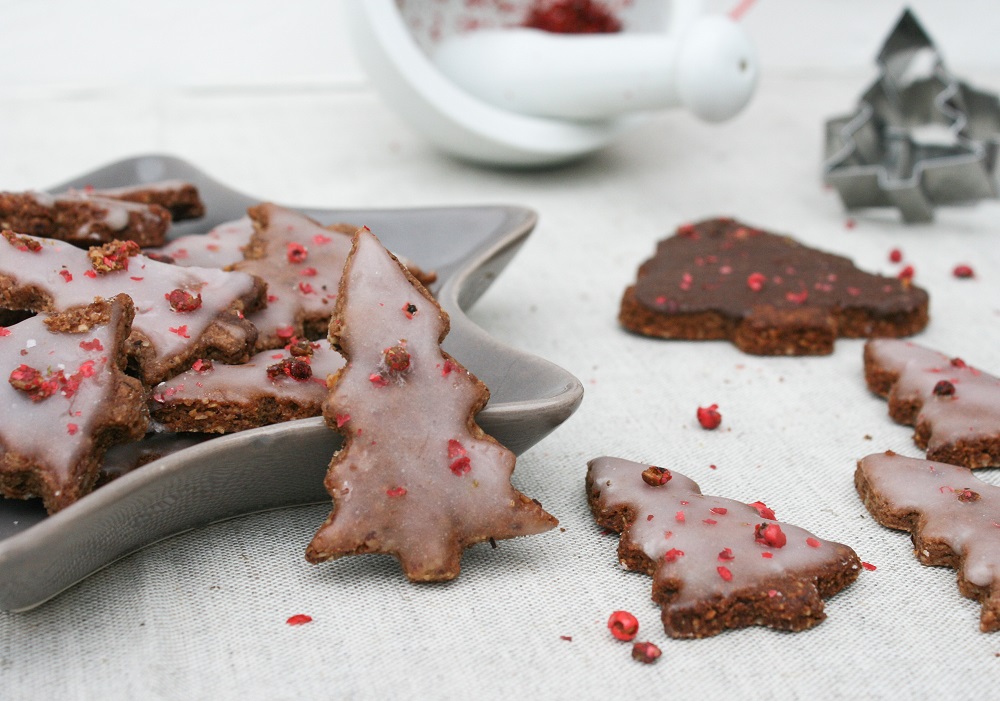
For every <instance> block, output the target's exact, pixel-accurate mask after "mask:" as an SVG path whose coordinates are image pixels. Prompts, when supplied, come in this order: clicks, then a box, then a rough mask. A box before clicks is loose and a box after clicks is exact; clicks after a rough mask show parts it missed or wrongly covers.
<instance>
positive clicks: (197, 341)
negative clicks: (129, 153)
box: [0, 231, 264, 385]
mask: <svg viewBox="0 0 1000 701" xmlns="http://www.w3.org/2000/svg"><path fill="white" fill-rule="evenodd" d="M0 235H2V238H0V250H2V254H0V307H4V308H8V309H29V310H32V311H40V312H52V311H63V310H66V309H69V308H72V307H77V306H81V305H85V304H88V303H90V302H91V301H93V300H94V298H95V297H111V296H114V295H116V294H119V293H125V294H127V295H129V296H130V297H131V298H132V301H133V302H134V303H135V308H136V313H135V320H134V321H133V323H132V334H131V336H130V338H129V343H128V353H129V355H130V356H131V357H132V358H134V359H135V361H136V363H137V365H138V369H139V373H140V375H141V378H142V380H143V382H145V383H146V384H148V385H153V384H156V383H157V382H160V381H162V380H164V379H166V378H167V377H170V376H172V375H174V374H177V373H178V372H181V371H182V370H184V369H186V368H187V367H190V365H191V363H193V362H194V361H195V360H196V359H197V358H205V357H211V358H214V359H220V360H224V361H227V362H232V363H237V362H245V361H246V360H247V359H248V358H249V357H250V354H251V351H252V349H253V344H254V342H255V340H256V336H257V332H256V329H254V328H253V326H252V325H251V324H250V323H249V322H247V321H246V320H245V319H243V318H242V317H241V314H242V312H243V311H244V310H246V311H250V310H253V309H256V308H258V307H259V306H261V305H262V304H263V302H264V285H263V283H262V282H261V281H260V280H259V279H258V278H255V277H254V276H252V275H248V274H245V273H230V272H224V271H222V270H213V269H209V268H182V267H180V266H176V265H170V264H167V263H161V262H158V261H155V260H152V259H150V258H147V257H146V256H143V255H142V254H140V253H139V252H138V251H139V247H138V246H137V245H136V244H135V243H133V242H131V241H112V242H110V243H107V244H104V245H103V246H95V247H92V248H90V249H89V250H87V251H84V250H81V249H79V248H76V247H75V246H72V245H70V244H68V243H65V242H62V241H56V240H54V239H43V238H36V237H32V236H25V235H19V234H14V233H12V232H9V231H6V232H2V234H0Z"/></svg>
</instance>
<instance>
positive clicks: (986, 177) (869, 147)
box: [823, 10, 1000, 222]
mask: <svg viewBox="0 0 1000 701" xmlns="http://www.w3.org/2000/svg"><path fill="white" fill-rule="evenodd" d="M877 62H878V65H879V68H880V72H879V77H878V79H877V80H876V81H875V82H874V83H873V84H872V85H871V87H869V88H868V90H866V91H865V93H864V94H863V95H862V96H861V98H860V100H859V104H858V108H857V111H855V112H854V114H851V115H847V116H842V117H834V118H833V119H830V120H829V121H828V122H827V123H826V148H825V154H826V155H825V161H824V164H823V170H824V179H825V182H826V183H827V184H829V185H831V186H833V187H834V188H836V190H837V192H838V193H839V195H840V198H841V200H842V201H843V203H844V206H845V207H847V208H848V209H859V208H863V207H886V206H888V207H897V208H898V209H899V211H900V214H901V215H902V217H903V220H904V221H906V222H926V221H931V220H932V219H933V217H934V207H935V206H936V205H953V204H968V203H971V202H975V201H977V200H980V199H985V198H997V197H1000V182H998V179H997V151H998V148H1000V102H998V99H997V96H996V95H995V94H992V93H987V92H983V91H980V90H976V89H975V88H972V87H970V86H969V85H967V84H966V83H964V82H962V81H960V80H958V79H957V78H956V77H955V76H954V75H953V74H952V73H951V72H949V71H948V70H947V69H946V68H945V66H944V62H943V61H942V59H941V56H940V54H939V53H938V51H937V49H936V48H935V47H934V44H933V43H932V42H931V40H930V37H928V35H927V33H926V32H925V31H924V29H923V27H921V25H920V23H919V22H918V21H917V18H916V17H915V16H914V15H913V13H912V12H910V11H909V10H906V11H905V12H904V13H903V15H902V17H901V18H900V19H899V22H898V23H897V24H896V26H895V28H894V29H893V30H892V32H891V33H890V34H889V37H888V38H887V39H886V41H885V44H884V45H883V46H882V50H881V52H880V53H879V54H878V57H877Z"/></svg>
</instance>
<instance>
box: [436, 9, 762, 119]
mask: <svg viewBox="0 0 1000 701" xmlns="http://www.w3.org/2000/svg"><path fill="white" fill-rule="evenodd" d="M432 58H433V61H434V63H435V65H436V66H437V67H438V69H439V70H440V71H441V73H443V74H444V75H445V76H447V77H448V78H449V79H450V80H452V81H453V82H454V83H455V84H456V85H458V86H459V87H461V88H462V89H464V90H465V91H466V92H468V93H469V94H471V95H474V96H476V97H478V98H480V99H482V100H483V101H485V102H488V103H490V104H492V105H495V106H497V107H501V108H504V109H506V110H509V111H512V112H517V113H520V114H525V115H534V116H540V117H554V118H560V119H570V120H606V119H612V118H615V117H619V116H621V115H623V114H627V113H632V112H645V111H650V110H658V109H664V108H669V107H685V108H687V109H689V110H690V111H691V112H693V113H694V114H696V115H698V116H699V117H701V118H702V119H704V120H706V121H709V122H720V121H723V120H726V119H729V118H730V117H732V116H734V115H736V114H737V113H738V112H739V111H740V110H741V109H743V107H744V106H745V105H746V104H747V102H748V101H749V100H750V97H751V95H752V94H753V91H754V87H755V86H756V82H757V60H756V55H755V52H754V50H753V46H752V44H751V43H750V40H749V38H748V37H747V35H746V33H745V32H744V31H743V29H742V27H740V26H739V25H738V24H736V23H735V22H733V21H732V20H730V19H729V18H727V17H722V16H700V17H697V18H694V19H693V20H691V21H690V23H687V26H685V27H683V28H681V29H680V30H679V31H676V32H671V33H669V34H664V33H640V32H620V33H615V34H554V33H551V32H544V31H541V30H537V29H528V28H523V27H516V28H507V29H488V30H478V31H471V32H467V33H465V34H459V35H455V36H453V37H450V38H448V39H446V40H444V41H443V42H441V44H440V46H439V47H438V48H437V50H436V52H435V53H434V55H433V57H432Z"/></svg>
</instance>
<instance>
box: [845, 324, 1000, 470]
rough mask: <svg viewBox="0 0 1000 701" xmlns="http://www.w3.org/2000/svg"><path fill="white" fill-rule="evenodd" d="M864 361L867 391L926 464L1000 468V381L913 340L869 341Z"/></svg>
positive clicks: (957, 359)
mask: <svg viewBox="0 0 1000 701" xmlns="http://www.w3.org/2000/svg"><path fill="white" fill-rule="evenodd" d="M864 358H865V381H866V383H867V384H868V389H870V390H871V391H872V392H874V393H875V394H877V395H879V396H881V397H885V398H886V399H888V401H889V416H891V417H892V419H893V420H894V421H896V422H897V423H901V424H906V425H909V426H914V427H915V429H916V430H915V431H914V434H913V440H914V442H915V443H916V444H917V446H918V447H920V448H922V449H924V450H926V451H927V459H928V460H933V461H939V462H947V463H951V464H953V465H964V466H965V467H969V468H976V467H995V466H1000V378H998V377H996V376H994V375H990V374H989V373H986V372H983V371H982V370H978V369H976V368H974V367H972V366H971V365H968V364H966V363H965V361H963V360H962V359H961V358H952V357H949V356H947V355H945V354H944V353H939V352H937V351H935V350H931V349H930V348H925V347H924V346H921V345H919V344H916V343H913V342H911V341H902V340H897V339H873V340H871V341H868V343H866V344H865V355H864Z"/></svg>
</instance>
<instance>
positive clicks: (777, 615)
mask: <svg viewBox="0 0 1000 701" xmlns="http://www.w3.org/2000/svg"><path fill="white" fill-rule="evenodd" d="M586 486H587V500H588V502H589V504H590V510H591V513H592V514H593V515H594V519H595V520H596V521H597V523H598V525H600V526H603V527H604V528H608V529H610V530H613V531H616V532H619V533H621V540H620V541H619V544H618V558H619V560H620V562H621V564H622V565H623V566H624V567H626V568H627V569H630V570H636V571H639V572H644V573H646V574H648V575H651V576H652V577H653V601H655V602H656V603H657V604H658V605H659V606H660V607H661V608H662V611H663V613H662V619H663V627H664V630H665V631H666V632H667V635H669V636H671V637H673V638H704V637H708V636H711V635H716V634H718V633H721V632H722V631H723V630H726V629H729V628H743V627H746V626H752V625H765V626H768V627H771V628H777V629H779V630H788V631H799V630H805V629H806V628H811V627H812V626H814V625H816V624H818V623H820V622H821V621H823V620H824V619H825V618H826V614H825V613H824V610H823V609H824V604H823V600H824V599H826V598H829V597H831V596H833V595H834V594H836V593H837V592H838V591H840V590H841V589H843V588H844V587H846V586H847V585H849V584H851V583H852V582H853V581H854V580H855V579H856V578H857V576H858V572H859V571H860V567H861V562H860V560H859V559H858V556H857V555H856V554H855V553H854V551H853V550H852V549H851V548H849V547H847V546H846V545H842V544H840V543H834V542H831V541H827V540H822V539H820V538H817V537H816V536H814V535H812V534H811V533H809V532H808V531H805V530H803V529H801V528H798V527H797V526H792V525H789V524H787V523H780V522H778V521H776V520H774V512H773V511H771V510H770V509H768V508H767V507H766V506H764V504H762V503H760V502H755V503H754V504H744V503H741V502H738V501H734V500H732V499H724V498H722V497H712V496H706V495H703V494H702V493H701V490H700V489H699V488H698V485H697V484H695V483H694V482H693V481H692V480H690V479H688V478H687V477H685V476H684V475H682V474H680V473H678V472H675V471H672V470H668V469H665V468H661V467H656V466H650V465H643V464H640V463H635V462H631V461H629V460H623V459H621V458H612V457H601V458H596V459H594V460H591V461H590V462H589V463H588V469H587V480H586Z"/></svg>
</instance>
